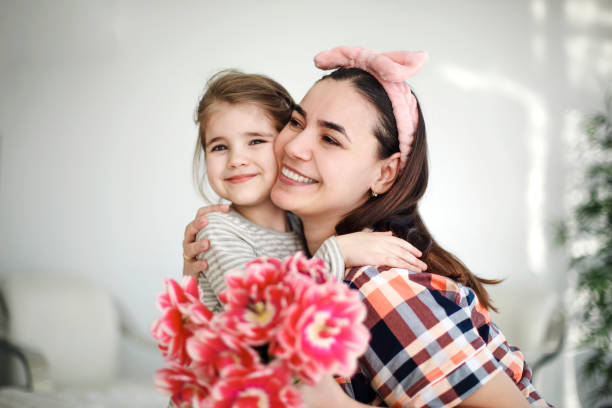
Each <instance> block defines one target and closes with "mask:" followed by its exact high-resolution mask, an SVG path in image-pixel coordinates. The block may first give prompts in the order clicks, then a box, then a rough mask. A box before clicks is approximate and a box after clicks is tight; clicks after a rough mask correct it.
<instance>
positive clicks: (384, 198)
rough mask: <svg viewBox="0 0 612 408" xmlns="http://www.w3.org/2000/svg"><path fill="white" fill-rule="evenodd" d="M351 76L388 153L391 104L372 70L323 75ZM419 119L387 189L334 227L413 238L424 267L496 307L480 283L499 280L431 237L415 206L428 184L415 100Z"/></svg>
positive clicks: (393, 141) (393, 138) (395, 148)
mask: <svg viewBox="0 0 612 408" xmlns="http://www.w3.org/2000/svg"><path fill="white" fill-rule="evenodd" d="M330 79H333V80H336V81H350V82H351V83H352V85H353V86H354V87H355V88H356V89H357V91H358V92H360V93H361V94H362V95H363V96H364V97H365V98H366V99H367V100H368V101H370V102H371V103H372V105H373V106H374V107H375V108H376V109H377V111H378V119H379V120H378V126H377V127H376V128H375V129H374V135H375V136H376V138H377V140H378V142H379V144H378V145H379V151H378V155H379V157H380V158H387V157H389V156H391V155H392V154H393V153H395V152H399V141H398V138H397V126H396V122H395V116H394V115H393V107H392V105H391V101H390V100H389V97H388V96H387V93H386V92H385V90H384V88H383V87H382V85H381V84H380V83H379V82H378V81H377V80H376V78H374V77H373V76H372V75H370V74H369V73H367V72H366V71H363V70H361V69H357V68H340V69H338V70H336V71H334V72H332V73H331V74H329V75H326V76H324V77H323V78H322V79H321V80H330ZM417 109H418V114H419V123H418V125H417V129H416V132H415V136H414V141H413V143H412V147H411V150H410V154H409V155H408V162H407V163H406V166H405V167H404V168H403V169H402V170H401V171H400V172H399V173H398V176H397V179H396V180H395V182H394V183H393V185H392V186H391V188H390V189H389V191H387V192H386V193H385V194H382V195H380V196H378V197H376V198H374V197H372V198H370V199H369V200H368V201H367V202H366V203H364V204H363V205H362V206H360V207H358V208H356V209H355V210H353V211H351V212H350V213H349V214H348V215H347V216H346V217H344V219H342V220H341V221H340V222H339V223H338V225H336V232H337V233H338V234H339V235H341V234H347V233H351V232H355V231H361V230H363V229H364V228H372V229H374V230H375V231H389V230H391V231H393V234H394V235H395V236H398V237H401V238H404V239H406V240H407V241H409V242H410V243H412V244H413V245H414V246H416V247H417V248H419V250H421V252H423V256H422V257H421V260H422V261H423V262H425V263H426V264H427V266H428V270H427V271H428V272H432V273H436V274H438V275H442V276H446V277H449V278H451V279H453V280H455V281H456V282H459V283H461V284H463V285H465V286H468V287H470V288H472V290H473V291H474V292H475V293H476V296H477V297H478V300H479V302H480V303H481V305H483V306H484V307H486V308H488V309H492V310H495V311H497V309H496V308H495V307H494V306H493V304H492V303H491V299H490V298H489V294H488V293H487V291H486V289H485V288H484V286H483V285H485V284H497V283H499V282H500V281H499V280H493V279H484V278H480V277H478V276H476V275H474V274H473V273H472V272H471V271H470V270H469V269H468V268H467V267H466V266H465V265H464V264H463V263H461V261H460V260H459V259H457V257H455V256H454V255H453V254H451V253H450V252H448V251H446V250H445V249H444V248H442V247H441V246H440V245H438V243H437V242H436V241H435V240H434V239H433V237H432V236H431V234H430V233H429V231H428V230H427V228H426V227H425V224H424V223H423V220H422V219H421V215H420V214H419V210H418V202H419V200H420V199H421V197H423V194H424V193H425V189H426V188H427V181H428V177H429V170H428V164H427V140H426V132H425V122H424V121H423V114H422V112H421V107H420V105H419V104H418V102H417Z"/></svg>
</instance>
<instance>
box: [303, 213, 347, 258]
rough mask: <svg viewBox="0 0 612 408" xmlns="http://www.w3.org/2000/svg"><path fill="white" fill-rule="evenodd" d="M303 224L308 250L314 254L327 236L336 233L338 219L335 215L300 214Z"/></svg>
mask: <svg viewBox="0 0 612 408" xmlns="http://www.w3.org/2000/svg"><path fill="white" fill-rule="evenodd" d="M300 219H301V220H302V225H303V226H304V237H305V238H306V245H307V246H308V252H310V254H311V255H312V254H314V253H315V252H317V249H319V247H320V246H321V244H323V241H325V240H326V239H327V238H329V237H331V236H334V235H336V224H338V222H339V221H340V220H339V219H337V217H323V219H322V217H308V216H301V217H300Z"/></svg>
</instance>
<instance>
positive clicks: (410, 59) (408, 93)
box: [314, 46, 429, 168]
mask: <svg viewBox="0 0 612 408" xmlns="http://www.w3.org/2000/svg"><path fill="white" fill-rule="evenodd" d="M428 58H429V57H428V55H427V53H426V52H424V51H394V52H385V53H379V52H376V51H374V50H369V49H367V48H362V47H347V46H342V47H336V48H332V49H331V50H327V51H322V52H320V53H318V54H317V55H316V56H315V58H314V62H315V65H316V66H317V68H320V69H334V68H340V67H344V68H360V69H362V70H364V71H367V72H369V73H370V74H372V75H373V76H374V77H375V78H376V79H377V80H378V81H379V82H380V83H381V85H382V86H383V88H384V89H385V91H386V92H387V96H389V99H390V100H391V105H392V106H393V114H394V115H395V122H396V123H397V132H398V140H399V148H400V168H403V167H404V166H405V165H406V161H407V159H408V153H410V146H411V145H412V141H413V139H414V132H415V131H416V127H417V123H418V121H419V116H418V112H417V102H416V98H415V97H414V95H413V94H412V90H411V89H410V87H409V86H408V84H406V83H405V82H404V81H406V80H407V79H408V78H410V77H412V76H414V75H415V74H416V73H417V72H419V71H420V70H421V68H422V67H423V65H424V64H425V62H426V61H427V59H428Z"/></svg>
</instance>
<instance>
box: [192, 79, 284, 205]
mask: <svg viewBox="0 0 612 408" xmlns="http://www.w3.org/2000/svg"><path fill="white" fill-rule="evenodd" d="M220 103H227V104H230V105H235V104H242V103H248V104H252V105H256V106H257V107H259V108H261V109H263V111H264V112H265V113H266V115H267V116H268V118H269V119H270V120H271V121H272V124H273V125H274V127H275V128H276V130H277V131H279V132H280V131H281V129H282V128H283V127H284V126H285V124H286V123H287V122H288V121H289V119H290V118H291V111H292V110H293V106H294V101H293V99H292V98H291V95H289V92H287V90H286V89H285V88H284V87H283V86H282V85H281V84H279V83H278V82H276V81H274V80H273V79H270V78H268V77H267V76H265V75H259V74H245V73H243V72H240V71H236V70H224V71H220V72H218V73H216V74H215V75H213V76H212V77H211V78H210V79H209V80H208V82H207V83H206V92H205V93H204V95H203V96H202V98H201V99H200V102H199V103H198V109H197V111H196V115H195V122H196V123H197V124H198V126H199V131H198V140H197V142H196V147H195V152H194V154H193V177H194V181H195V183H196V184H197V186H198V190H199V191H200V194H202V197H204V198H205V199H207V200H208V198H207V197H206V192H205V189H204V181H205V178H206V168H205V166H204V165H203V163H202V162H203V160H204V158H205V154H206V124H207V122H208V119H210V116H211V115H212V113H213V112H214V110H215V107H216V106H218V105H219V104H220Z"/></svg>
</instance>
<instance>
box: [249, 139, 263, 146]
mask: <svg viewBox="0 0 612 408" xmlns="http://www.w3.org/2000/svg"><path fill="white" fill-rule="evenodd" d="M266 142H267V141H266V140H263V139H253V140H251V141H250V142H249V144H250V145H257V144H261V143H266Z"/></svg>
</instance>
